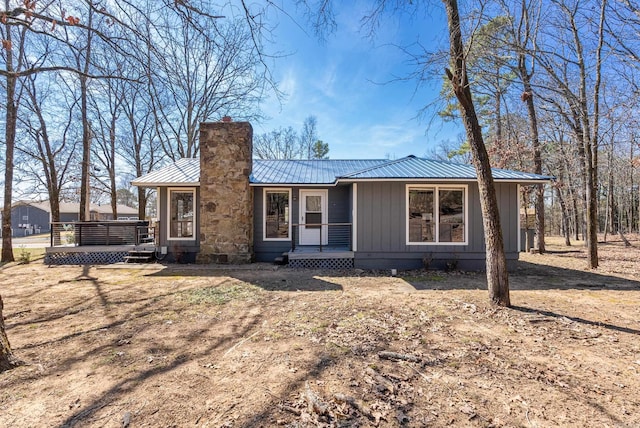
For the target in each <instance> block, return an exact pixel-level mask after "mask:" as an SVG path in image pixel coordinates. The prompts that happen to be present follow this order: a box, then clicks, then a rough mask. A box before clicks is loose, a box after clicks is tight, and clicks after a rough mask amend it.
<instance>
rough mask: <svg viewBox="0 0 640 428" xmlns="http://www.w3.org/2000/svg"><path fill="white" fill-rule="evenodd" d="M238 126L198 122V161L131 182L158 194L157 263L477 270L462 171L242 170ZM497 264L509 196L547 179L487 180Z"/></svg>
mask: <svg viewBox="0 0 640 428" xmlns="http://www.w3.org/2000/svg"><path fill="white" fill-rule="evenodd" d="M251 139H252V128H251V125H250V124H249V123H246V122H231V123H225V122H220V123H204V124H202V125H201V129H200V152H201V158H200V159H188V158H185V159H180V160H178V161H177V162H175V163H173V164H171V165H169V166H167V167H165V168H162V169H160V170H158V171H154V172H152V173H149V174H147V175H145V176H142V177H139V178H137V179H135V180H134V181H133V182H132V184H133V185H136V186H143V187H155V188H157V191H158V213H159V216H158V219H159V223H158V225H157V230H156V237H157V239H158V242H159V245H160V247H161V248H160V249H159V250H160V252H161V253H163V254H167V257H168V260H179V261H188V262H193V261H197V262H201V263H208V262H214V263H243V262H250V261H259V262H269V261H274V260H275V259H276V258H278V257H280V256H282V255H283V253H285V254H286V255H287V257H288V260H289V263H290V264H291V265H292V266H299V267H338V268H340V267H345V268H348V267H356V268H365V269H391V268H397V269H409V268H419V267H422V266H424V265H425V264H429V265H430V266H432V267H442V266H445V265H446V264H451V263H453V264H455V265H456V266H457V267H459V268H461V269H484V266H485V245H484V234H483V227H482V216H481V211H480V197H479V194H478V184H477V179H476V173H475V170H474V168H473V167H472V166H471V165H461V164H454V163H449V162H442V161H433V160H428V159H422V158H418V157H415V156H408V157H404V158H401V159H397V160H387V159H376V160H371V159H361V160H332V159H323V160H259V159H252V153H251V149H252V142H251ZM493 176H494V180H495V185H496V192H497V196H498V204H499V206H500V213H501V222H502V223H501V224H502V230H503V235H504V242H505V251H506V256H507V259H508V261H513V260H517V258H518V253H519V248H520V242H519V241H520V238H519V230H520V225H519V222H520V216H519V212H520V210H519V207H520V204H519V191H518V189H519V186H520V185H528V184H535V183H544V182H547V181H549V180H550V177H547V176H540V175H536V174H530V173H523V172H516V171H509V170H499V169H494V170H493Z"/></svg>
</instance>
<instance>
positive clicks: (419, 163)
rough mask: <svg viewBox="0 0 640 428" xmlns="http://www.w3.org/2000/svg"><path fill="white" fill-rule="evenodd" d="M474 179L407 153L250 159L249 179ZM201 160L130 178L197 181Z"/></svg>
mask: <svg viewBox="0 0 640 428" xmlns="http://www.w3.org/2000/svg"><path fill="white" fill-rule="evenodd" d="M492 172H493V178H494V179H495V180H512V181H548V180H551V179H552V177H549V176H545V175H537V174H532V173H527V172H519V171H511V170H506V169H497V168H493V169H492ZM376 179H377V180H381V179H388V180H393V179H396V180H399V179H406V180H411V179H436V180H438V179H439V180H475V179H476V171H475V168H474V167H473V166H472V165H467V164H457V163H453V162H445V161H437V160H431V159H423V158H418V157H415V156H407V157H404V158H400V159H396V160H391V161H390V160H387V159H352V160H336V159H313V160H300V159H294V160H264V159H254V160H253V173H252V174H251V176H250V178H249V181H250V183H251V184H254V185H265V186H266V185H283V184H291V185H296V184H308V185H309V184H315V185H322V184H325V185H331V184H335V183H336V182H337V181H339V180H340V181H354V180H376ZM199 181H200V163H199V159H197V158H184V159H180V160H178V161H177V162H175V163H173V164H172V165H169V166H167V167H165V168H162V169H159V170H158V171H154V172H151V173H149V174H147V175H144V176H142V177H139V178H136V179H135V180H133V181H132V184H133V185H136V186H158V185H182V186H184V185H197V184H199Z"/></svg>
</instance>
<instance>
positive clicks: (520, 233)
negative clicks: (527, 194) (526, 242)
mask: <svg viewBox="0 0 640 428" xmlns="http://www.w3.org/2000/svg"><path fill="white" fill-rule="evenodd" d="M516 192H518V197H517V200H518V202H517V204H518V209H517V212H518V225H517V226H516V229H517V230H518V234H517V236H518V251H517V253H518V254H520V251H522V247H521V246H520V245H521V244H522V242H521V241H522V239H521V238H520V235H522V230H521V229H520V228H521V227H522V225H521V224H520V202H522V201H521V200H520V197H521V196H520V184H518V185H517V187H516ZM524 215H525V221H527V222H528V220H529V219H527V218H526V215H527V212H526V211H525V213H524Z"/></svg>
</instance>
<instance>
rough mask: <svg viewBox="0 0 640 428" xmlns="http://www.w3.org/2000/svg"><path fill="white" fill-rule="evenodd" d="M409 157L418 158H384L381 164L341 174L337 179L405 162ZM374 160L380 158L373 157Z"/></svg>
mask: <svg viewBox="0 0 640 428" xmlns="http://www.w3.org/2000/svg"><path fill="white" fill-rule="evenodd" d="M408 159H416V157H415V156H414V155H409V156H405V157H402V158H400V159H394V160H389V161H387V162H384V160H383V163H381V164H380V165H374V166H370V167H368V168H364V169H361V170H359V171H354V172H350V173H349V174H345V175H339V176H337V177H336V179H339V178H350V177H353V176H355V175H358V174H363V173H365V172H369V171H373V170H374V169H378V168H384V167H387V166H389V165H393V164H396V163H400V162H404V161H406V160H408ZM361 160H362V159H361ZM373 160H378V159H373ZM380 160H382V159H380Z"/></svg>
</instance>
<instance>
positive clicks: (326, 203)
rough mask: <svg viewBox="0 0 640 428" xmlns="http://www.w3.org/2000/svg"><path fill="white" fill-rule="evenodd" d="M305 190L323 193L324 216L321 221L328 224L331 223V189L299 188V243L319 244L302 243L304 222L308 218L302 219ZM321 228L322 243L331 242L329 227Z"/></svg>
mask: <svg viewBox="0 0 640 428" xmlns="http://www.w3.org/2000/svg"><path fill="white" fill-rule="evenodd" d="M303 192H313V193H316V194H317V193H320V194H322V216H321V219H320V221H321V223H322V224H327V223H329V190H328V189H299V190H298V199H299V201H298V223H299V224H300V227H299V228H298V243H299V245H319V243H318V244H303V243H302V239H301V238H302V228H303V227H304V226H303V224H306V220H305V221H303V220H302V214H303V213H304V205H303V204H304V198H303V197H302V193H303ZM320 230H321V231H322V233H321V234H320V241H321V242H322V245H328V243H329V227H326V228H324V227H321V228H320Z"/></svg>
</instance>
